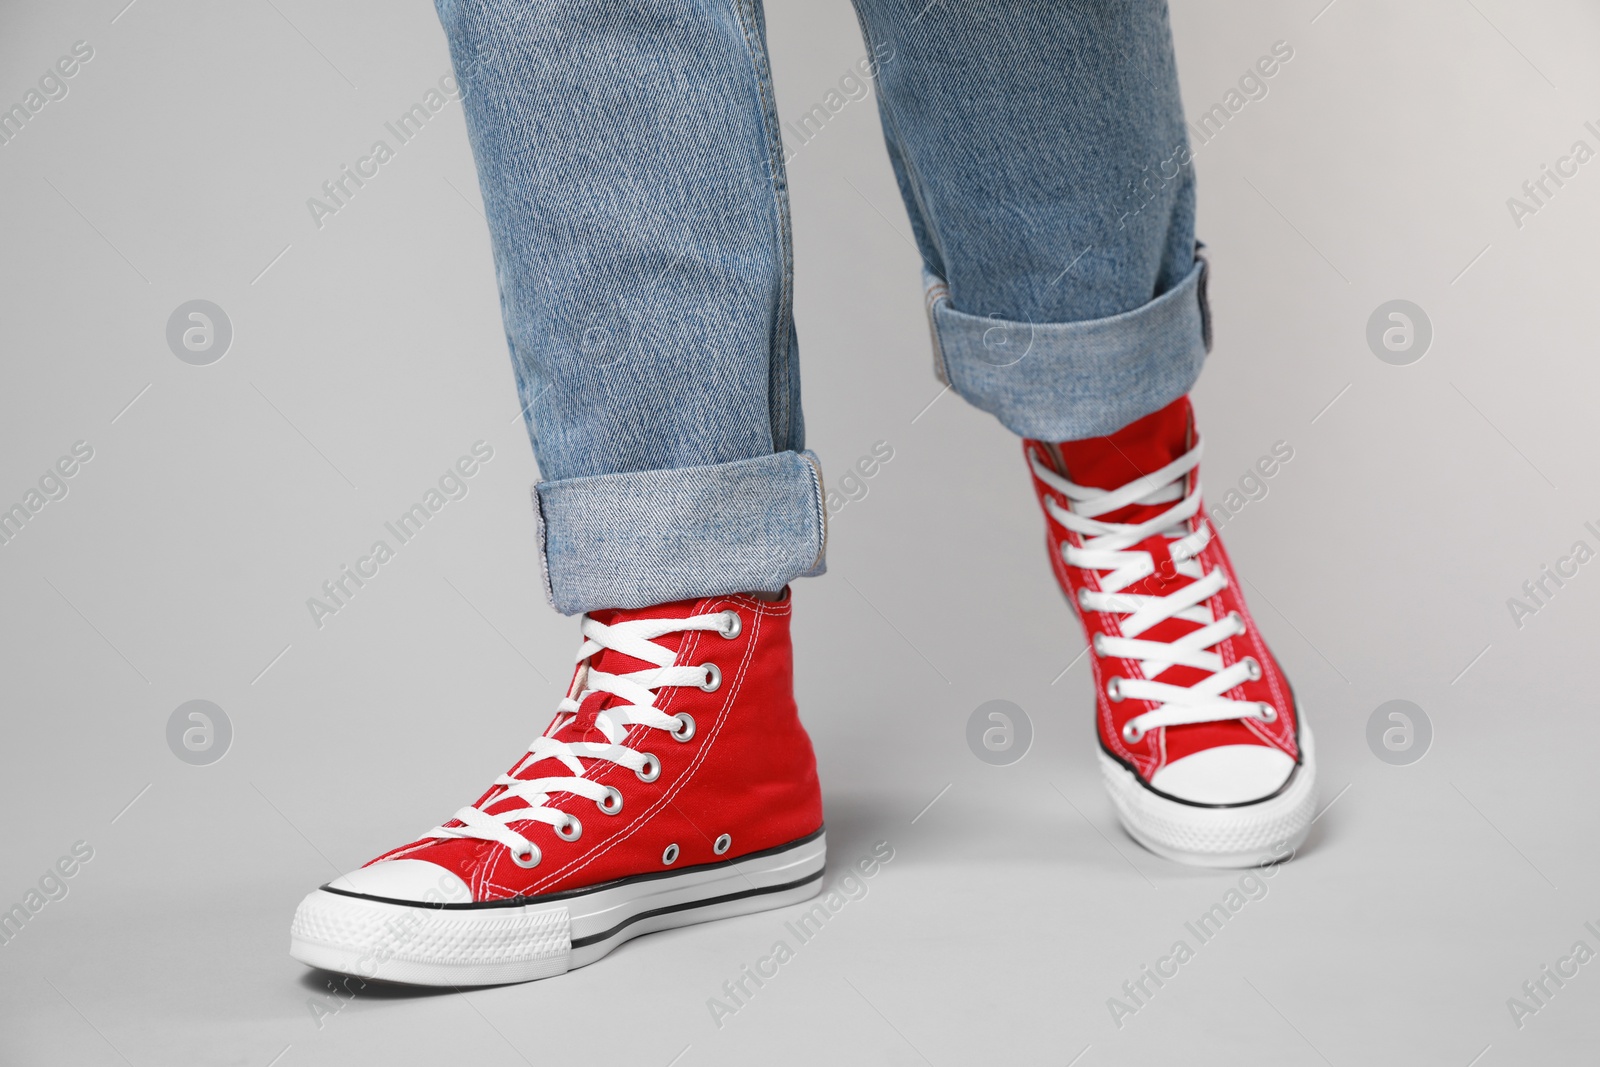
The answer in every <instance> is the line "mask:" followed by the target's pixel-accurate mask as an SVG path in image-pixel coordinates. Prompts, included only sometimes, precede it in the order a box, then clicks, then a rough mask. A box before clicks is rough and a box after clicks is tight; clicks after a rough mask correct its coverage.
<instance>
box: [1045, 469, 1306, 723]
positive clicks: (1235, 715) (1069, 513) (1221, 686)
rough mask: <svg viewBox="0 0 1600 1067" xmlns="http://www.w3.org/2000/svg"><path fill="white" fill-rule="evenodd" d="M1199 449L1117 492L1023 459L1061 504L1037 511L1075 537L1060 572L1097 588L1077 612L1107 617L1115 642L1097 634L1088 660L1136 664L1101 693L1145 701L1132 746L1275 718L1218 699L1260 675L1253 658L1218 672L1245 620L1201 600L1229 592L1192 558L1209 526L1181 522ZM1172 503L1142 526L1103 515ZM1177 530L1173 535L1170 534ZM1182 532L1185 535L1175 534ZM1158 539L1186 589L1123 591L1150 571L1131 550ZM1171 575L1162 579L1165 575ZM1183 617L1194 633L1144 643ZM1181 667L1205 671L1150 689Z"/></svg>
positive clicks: (1064, 548) (1144, 557)
mask: <svg viewBox="0 0 1600 1067" xmlns="http://www.w3.org/2000/svg"><path fill="white" fill-rule="evenodd" d="M1201 447H1202V446H1201V445H1200V444H1198V443H1197V444H1196V445H1195V446H1194V448H1192V449H1190V450H1189V451H1188V452H1186V453H1184V454H1183V455H1182V456H1179V457H1178V458H1177V459H1175V460H1173V461H1172V462H1171V463H1169V464H1167V465H1166V466H1165V467H1162V468H1161V469H1160V470H1158V471H1155V472H1153V473H1151V474H1147V475H1145V476H1143V477H1141V478H1137V479H1135V480H1134V481H1131V482H1128V483H1127V484H1126V485H1123V486H1121V487H1120V488H1117V489H1111V490H1106V489H1096V488H1094V487H1092V486H1087V485H1078V484H1076V483H1075V482H1071V481H1069V480H1067V479H1066V478H1064V477H1062V476H1061V475H1059V474H1057V473H1056V472H1055V471H1053V470H1051V469H1050V468H1049V467H1048V466H1047V465H1046V464H1045V463H1044V462H1043V461H1042V460H1041V459H1040V458H1039V456H1038V454H1037V453H1030V454H1029V461H1030V462H1031V463H1032V465H1033V471H1034V473H1035V474H1036V475H1037V476H1038V477H1039V480H1040V481H1042V482H1044V483H1045V484H1046V485H1048V486H1049V487H1050V488H1051V489H1054V490H1055V491H1056V492H1057V493H1060V494H1061V495H1062V496H1064V497H1066V498H1067V501H1068V505H1069V506H1068V507H1067V508H1062V507H1061V506H1060V505H1059V504H1057V503H1056V502H1055V501H1054V500H1053V499H1048V498H1047V499H1046V501H1045V509H1046V511H1048V512H1049V514H1050V516H1051V517H1052V518H1054V519H1055V520H1056V522H1058V523H1060V524H1061V525H1062V526H1063V527H1065V528H1066V529H1068V530H1071V531H1072V532H1074V533H1076V534H1078V535H1079V536H1080V537H1081V538H1082V539H1083V544H1082V545H1081V546H1078V545H1074V544H1072V543H1071V542H1069V541H1063V542H1062V543H1061V554H1062V558H1063V559H1065V560H1066V562H1067V565H1068V566H1072V567H1078V568H1081V569H1083V570H1088V571H1093V572H1096V574H1097V576H1098V577H1099V585H1100V588H1099V589H1098V590H1095V589H1080V590H1079V591H1078V604H1079V606H1080V607H1082V608H1083V609H1084V610H1085V611H1095V612H1100V613H1102V614H1106V615H1111V616H1113V617H1114V619H1115V622H1116V628H1117V631H1118V632H1119V633H1120V634H1121V636H1119V637H1112V636H1109V635H1106V634H1096V635H1095V638H1094V652H1095V655H1096V656H1099V657H1102V658H1103V657H1107V656H1111V657H1116V658H1122V659H1129V660H1134V661H1137V662H1138V664H1139V667H1140V673H1141V674H1143V675H1144V677H1142V678H1118V677H1113V678H1110V679H1107V681H1106V695H1107V696H1109V697H1110V698H1111V699H1112V700H1113V701H1122V700H1127V699H1133V700H1148V701H1152V702H1154V703H1155V704H1156V705H1157V706H1156V707H1155V708H1154V709H1153V710H1151V711H1147V712H1144V713H1143V714H1141V715H1136V716H1134V717H1133V718H1132V719H1129V720H1128V721H1127V722H1126V723H1125V724H1124V725H1123V728H1122V736H1123V740H1124V741H1127V742H1128V743H1129V744H1136V743H1138V742H1139V741H1140V740H1142V739H1143V737H1144V735H1145V734H1146V733H1148V732H1149V731H1151V730H1154V729H1157V728H1159V727H1162V726H1184V725H1188V724H1191V723H1202V722H1227V721H1230V720H1235V719H1252V718H1253V719H1258V720H1260V721H1262V722H1271V721H1273V720H1274V719H1276V718H1277V711H1276V709H1274V708H1273V706H1272V705H1271V704H1266V703H1257V702H1255V701H1245V700H1231V699H1229V698H1227V697H1224V696H1223V695H1222V694H1224V693H1226V692H1228V691H1229V690H1230V689H1233V688H1235V687H1236V686H1238V685H1240V684H1242V683H1244V682H1247V681H1254V680H1256V679H1257V678H1260V677H1261V665H1260V664H1259V663H1258V662H1257V661H1256V660H1255V659H1254V658H1253V657H1249V656H1247V657H1245V658H1244V659H1242V660H1239V661H1237V662H1235V663H1232V664H1225V663H1224V662H1223V659H1222V655H1221V653H1219V652H1217V651H1215V649H1216V646H1218V645H1220V644H1221V643H1222V642H1224V641H1226V640H1228V639H1229V638H1231V637H1236V636H1238V635H1239V634H1242V633H1244V632H1245V630H1246V626H1245V622H1244V618H1243V617H1242V616H1240V615H1239V614H1238V613H1237V612H1230V613H1229V614H1227V615H1224V616H1223V617H1222V618H1220V619H1218V618H1215V617H1213V616H1212V614H1211V610H1210V609H1209V608H1208V607H1206V604H1205V602H1206V601H1207V600H1209V599H1210V598H1211V597H1213V596H1215V595H1216V594H1217V593H1219V592H1221V591H1222V590H1223V589H1226V588H1227V586H1228V576H1227V574H1226V573H1225V572H1224V571H1223V570H1222V568H1220V567H1218V568H1214V569H1213V570H1211V571H1210V572H1209V573H1207V572H1205V571H1204V569H1203V568H1202V565H1201V563H1200V560H1199V559H1198V557H1199V555H1200V553H1201V552H1202V551H1203V550H1204V549H1205V547H1206V545H1208V544H1210V542H1211V526H1210V524H1209V523H1208V522H1206V521H1205V519H1204V518H1202V519H1201V520H1200V522H1199V523H1198V524H1197V526H1196V529H1195V530H1194V531H1193V532H1187V528H1186V526H1185V525H1184V524H1186V523H1187V522H1188V521H1189V520H1190V519H1192V518H1193V517H1194V516H1195V515H1196V514H1198V513H1199V511H1200V480H1199V479H1198V478H1196V479H1195V484H1194V486H1193V488H1192V489H1191V490H1190V491H1189V492H1188V493H1187V494H1186V493H1185V492H1184V487H1183V482H1184V479H1185V477H1186V476H1187V475H1188V473H1189V472H1190V471H1192V470H1193V469H1194V468H1195V467H1196V466H1198V465H1199V463H1200V452H1201ZM1172 501H1176V503H1173V504H1172V506H1171V507H1170V508H1168V509H1167V510H1165V511H1163V512H1161V513H1160V514H1159V515H1155V516H1152V517H1151V518H1149V519H1146V520H1145V521H1143V522H1138V523H1121V522H1106V521H1103V520H1101V519H1099V518H1098V517H1097V516H1100V515H1106V514H1109V513H1111V512H1114V511H1116V510H1117V509H1118V508H1123V507H1127V506H1128V505H1130V504H1145V505H1158V504H1165V503H1168V502H1172ZM1175 527H1176V528H1177V529H1176V530H1174V528H1175ZM1178 531H1184V532H1181V533H1180V532H1178ZM1157 534H1160V535H1162V536H1165V537H1167V538H1168V539H1169V543H1168V546H1167V552H1168V555H1169V556H1170V557H1171V559H1172V571H1173V575H1181V576H1183V577H1185V578H1189V579H1191V581H1190V582H1189V583H1188V584H1187V585H1184V586H1182V587H1181V588H1179V589H1177V590H1176V591H1174V592H1172V593H1169V594H1167V595H1165V596H1152V595H1148V594H1142V593H1124V592H1122V590H1124V589H1126V588H1128V587H1129V586H1130V585H1133V584H1135V583H1136V582H1139V581H1142V580H1143V579H1145V578H1148V577H1150V576H1151V575H1153V574H1155V573H1156V564H1155V560H1154V558H1153V557H1152V555H1151V553H1150V552H1148V551H1137V550H1134V546H1135V545H1138V544H1139V543H1141V542H1143V541H1144V540H1146V539H1147V538H1149V537H1152V536H1155V535H1157ZM1166 577H1170V576H1166ZM1174 618H1176V619H1183V620H1186V621H1188V622H1192V623H1194V624H1195V625H1196V627H1197V628H1196V629H1194V630H1192V631H1190V632H1189V633H1187V634H1184V635H1183V636H1182V637H1179V638H1177V639H1176V640H1173V641H1152V640H1146V639H1142V638H1141V637H1140V635H1141V634H1144V633H1146V632H1148V631H1149V630H1151V629H1153V628H1154V627H1156V626H1158V625H1159V624H1161V623H1163V622H1165V621H1167V620H1168V619H1174ZM1180 664H1181V665H1183V666H1187V667H1193V668H1195V669H1197V670H1201V671H1205V672H1207V674H1206V677H1204V678H1203V679H1201V680H1200V681H1198V682H1196V683H1194V684H1193V685H1189V686H1180V685H1171V684H1168V683H1166V682H1161V681H1157V680H1156V679H1158V678H1160V676H1161V675H1162V673H1163V672H1165V671H1166V670H1167V669H1168V668H1169V667H1173V666H1177V665H1180Z"/></svg>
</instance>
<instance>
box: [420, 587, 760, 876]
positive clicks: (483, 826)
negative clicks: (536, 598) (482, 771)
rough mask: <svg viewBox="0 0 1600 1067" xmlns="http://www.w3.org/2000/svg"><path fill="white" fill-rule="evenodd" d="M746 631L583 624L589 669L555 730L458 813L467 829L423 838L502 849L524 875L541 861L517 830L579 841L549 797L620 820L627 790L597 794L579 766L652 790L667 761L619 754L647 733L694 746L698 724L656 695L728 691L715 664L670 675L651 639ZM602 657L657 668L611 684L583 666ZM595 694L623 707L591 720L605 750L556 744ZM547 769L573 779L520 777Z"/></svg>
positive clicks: (701, 625) (600, 789)
mask: <svg viewBox="0 0 1600 1067" xmlns="http://www.w3.org/2000/svg"><path fill="white" fill-rule="evenodd" d="M740 627H741V622H740V619H739V615H738V613H737V612H734V611H719V612H714V613H711V614H707V615H692V616H690V617H688V618H684V619H630V620H625V621H623V622H618V623H614V624H612V625H609V626H608V625H606V624H605V623H602V622H599V621H597V620H595V619H592V618H590V617H589V616H587V615H585V616H584V617H583V636H584V642H583V645H582V646H581V647H580V648H579V649H578V662H579V663H582V664H584V676H583V681H582V689H581V691H580V692H579V693H578V694H577V695H576V696H569V697H566V698H564V699H563V700H562V701H561V703H560V705H559V706H558V707H557V709H556V721H555V723H553V724H552V728H551V729H549V730H548V731H546V733H545V735H544V736H543V737H537V738H535V739H534V741H533V744H532V745H529V746H528V752H527V754H526V755H525V756H524V757H523V758H522V759H521V760H519V761H518V762H517V765H516V766H515V767H513V768H511V770H510V772H509V773H506V774H502V775H501V776H500V777H499V778H496V779H495V782H494V784H495V790H494V791H493V792H492V793H491V794H490V795H489V796H488V797H487V798H486V799H484V800H482V801H480V802H479V803H478V804H476V805H473V806H471V807H465V808H462V809H461V810H460V811H458V812H456V814H455V818H454V821H455V822H459V823H461V825H460V826H436V827H434V828H433V829H432V830H429V831H428V832H427V833H426V834H424V835H423V837H425V838H443V839H449V838H475V839H478V840H481V841H497V842H499V843H500V844H502V845H504V846H505V847H506V848H508V849H510V850H511V858H512V859H513V860H514V861H515V862H516V863H517V864H518V865H519V866H522V867H536V866H538V864H539V861H540V859H541V858H542V857H541V854H540V851H539V846H538V845H536V844H534V843H533V842H532V841H530V840H528V838H527V837H525V836H524V835H523V834H521V833H518V832H517V831H516V830H514V829H512V827H511V824H512V823H518V822H542V823H546V824H548V825H549V826H551V827H553V828H554V829H555V832H556V833H557V835H559V836H560V837H561V838H562V840H564V841H576V840H577V839H578V838H579V837H580V836H581V835H582V834H583V823H582V822H581V821H580V820H579V819H578V817H577V816H576V815H573V814H571V813H570V812H566V811H563V810H562V809H561V808H560V807H557V806H555V805H553V804H551V803H550V800H551V794H554V793H568V794H571V795H572V796H574V797H583V798H585V799H588V800H592V801H594V803H595V806H596V807H598V808H599V809H600V811H601V812H602V813H604V814H606V815H616V814H619V813H620V812H621V811H622V792H621V790H619V789H617V788H615V787H614V786H606V785H600V784H598V783H596V782H594V781H592V780H590V779H589V778H587V777H585V767H584V764H583V763H582V762H581V761H582V760H591V761H598V762H601V763H613V764H616V765H618V766H620V767H626V768H628V769H629V770H631V771H633V773H634V774H635V775H637V776H638V778H639V780H640V781H643V782H653V781H655V780H656V779H657V778H658V777H660V775H661V760H660V759H659V758H658V757H657V756H655V755H654V754H653V753H650V752H644V751H641V750H639V749H635V748H630V747H628V746H627V745H624V744H622V743H621V741H622V739H623V737H625V736H626V735H627V732H628V727H630V726H648V727H650V728H652V729H656V730H666V731H668V732H669V733H670V734H671V735H672V737H673V739H674V740H676V741H688V740H689V739H690V738H692V737H694V732H695V723H694V718H693V716H691V715H690V714H689V713H688V712H679V713H678V714H676V715H668V714H667V713H666V712H664V711H662V710H661V709H659V708H657V707H656V706H655V696H656V694H655V691H656V690H657V689H661V688H663V687H665V686H687V685H692V686H698V687H699V688H701V689H705V690H707V691H711V690H715V689H716V688H717V687H718V686H719V685H720V684H721V682H722V673H721V671H719V670H718V669H717V667H716V665H715V664H711V663H705V664H702V665H700V666H698V667H677V666H673V661H674V660H675V659H677V654H676V653H675V652H673V651H672V650H671V649H668V648H665V647H663V646H661V645H659V644H657V643H656V642H655V640H654V638H657V637H662V636H664V635H666V634H670V633H679V632H683V631H689V630H715V631H717V632H718V633H720V634H722V635H723V636H724V637H728V638H733V637H737V636H738V634H739V630H740ZM602 649H611V650H612V651H615V652H619V653H621V654H622V655H624V656H631V657H632V658H634V659H637V660H642V661H643V662H645V663H654V664H655V666H654V667H650V668H646V669H644V670H639V671H632V672H630V673H628V674H609V673H607V672H605V671H600V670H596V669H594V667H592V666H590V665H589V664H588V663H587V661H588V660H589V658H590V657H591V656H593V655H595V653H597V652H599V651H601V650H602ZM597 693H609V694H611V695H613V696H615V697H618V698H620V701H621V702H620V703H615V704H613V705H611V706H610V707H608V708H605V709H604V710H602V711H599V712H596V713H595V716H594V720H593V725H594V727H595V728H596V729H597V730H599V731H600V733H601V734H602V735H603V736H604V737H605V738H606V741H605V742H604V743H602V742H599V741H570V742H569V741H561V740H559V739H558V738H557V737H556V736H554V735H558V734H559V733H560V732H561V730H562V728H563V727H565V726H566V725H568V724H569V723H571V722H572V721H573V718H575V717H576V715H577V713H578V709H579V707H580V705H582V703H583V702H584V700H585V699H586V698H588V697H590V696H591V695H594V694H597ZM563 716H571V717H568V718H563ZM542 760H555V761H557V762H558V763H560V764H561V766H562V767H564V768H565V769H566V770H567V771H568V772H570V773H568V774H551V775H546V776H544V777H538V778H521V777H518V776H519V775H520V774H522V773H523V772H525V771H526V770H528V769H529V768H530V767H532V766H533V765H534V764H536V763H539V762H540V761H542ZM519 800H520V801H522V804H523V806H521V807H515V806H512V807H503V806H504V805H505V804H506V802H507V801H519ZM497 807H499V808H502V810H500V811H497V812H496V813H494V814H492V815H491V814H489V812H488V810H487V809H489V808H497Z"/></svg>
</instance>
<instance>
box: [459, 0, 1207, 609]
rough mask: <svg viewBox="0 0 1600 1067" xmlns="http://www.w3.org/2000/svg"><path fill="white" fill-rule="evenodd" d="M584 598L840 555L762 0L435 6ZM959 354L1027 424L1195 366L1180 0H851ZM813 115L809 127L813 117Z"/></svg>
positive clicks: (1114, 412)
mask: <svg viewBox="0 0 1600 1067" xmlns="http://www.w3.org/2000/svg"><path fill="white" fill-rule="evenodd" d="M437 6H438V9H439V15H440V18H441V20H442V21H443V23H444V27H445V31H446V34H447V36H448V38H449V42H450V51H451V55H452V58H453V61H454V65H455V70H456V77H457V78H458V80H459V81H460V83H461V86H462V90H463V101H464V106H465V109H466V117H467V125H468V130H469V133H470V136H471V139H472V145H473V151H474V153H475V155H476V158H477V164H478V176H479V181H480V184H481V186H482V190H483V200H484V206H485V211H486V213H487V215H488V219H489V228H490V232H491V235H492V238H493V245H494V256H495V267H496V272H497V275H498V278H499V284H500V298H501V307H502V310H503V313H504V318H505V326H506V337H507V340H508V341H509V343H510V347H511V355H512V361H513V364H514V366H515V369H516V378H517V388H518V390H519V393H520V398H521V401H522V404H523V411H524V414H525V415H526V418H527V424H528V431H529V435H530V437H531V438H532V441H533V447H534V452H535V455H536V456H537V458H538V461H539V468H540V474H541V477H542V479H543V480H542V481H541V482H539V484H538V485H536V486H535V487H534V488H535V491H534V506H535V509H536V512H537V514H538V517H539V533H540V539H541V542H542V544H541V550H542V554H543V557H544V564H545V575H546V578H547V585H548V592H549V594H550V598H551V601H552V603H553V604H554V605H555V606H556V607H557V608H558V609H559V610H561V611H563V612H567V613H577V612H581V611H588V610H592V609H595V608H601V607H643V606H646V605H649V604H655V603H660V602H662V601H667V600H676V599H680V598H687V597H695V596H712V595H719V594H723V593H729V592H736V591H741V590H762V591H777V590H779V589H782V588H783V586H784V585H785V584H786V583H788V582H789V581H790V580H791V579H793V578H796V577H800V576H803V575H811V574H818V573H821V571H822V570H823V566H824V564H823V549H824V545H825V542H826V518H825V511H824V504H823V482H822V475H821V468H820V466H819V464H818V461H817V458H816V456H815V455H813V454H812V453H810V452H808V451H806V450H805V431H804V425H803V422H802V418H801V412H800V377H799V366H798V347H797V342H796V338H795V329H794V318H793V286H792V273H793V260H792V254H791V247H790V227H789V201H788V189H787V184H786V178H785V174H784V165H783V159H784V156H783V145H782V141H781V139H780V133H779V122H778V117H777V115H776V113H775V111H774V108H773V96H772V83H771V71H770V69H769V66H768V62H767V51H766V43H765V32H766V31H765V24H764V20H763V16H762V10H761V7H760V4H759V0H437ZM856 7H857V11H858V14H859V15H860V19H861V25H862V31H863V33H864V35H865V37H866V52H867V56H868V59H867V61H866V62H865V63H864V64H863V71H864V72H866V73H869V74H870V75H871V76H872V79H873V81H874V82H875V85H876V89H877V96H878V103H879V113H880V116H881V118H882V122H883V130H884V138H885V140H886V142H887V144H888V149H889V157H890V160H891V162H892V163H893V166H894V171H895V174H896V176H897V177H898V180H899V184H900V191H901V193H902V195H903V197H904V200H905V204H906V210H907V212H908V213H909V215H910V219H911V227H912V230H913V232H914V233H915V235H916V239H917V244H918V246H919V248H920V249H921V253H922V260H923V268H924V273H925V277H926V283H927V295H928V310H929V316H930V318H931V320H932V326H933V336H934V350H935V366H936V368H937V370H938V374H939V377H940V378H941V379H942V380H943V381H945V382H946V383H948V384H949V385H950V386H951V388H952V389H953V390H954V391H955V392H957V393H959V394H960V395H961V396H963V397H965V398H966V399H967V400H968V401H970V402H971V403H973V404H976V405H977V406H978V407H980V408H982V409H983V410H985V411H989V412H992V413H993V414H994V415H995V416H996V417H998V418H999V419H1000V421H1001V422H1002V423H1003V424H1004V425H1006V426H1007V427H1009V428H1010V429H1011V430H1013V431H1014V432H1016V433H1018V434H1022V435H1024V436H1028V437H1035V438H1040V439H1044V440H1052V441H1062V440H1073V439H1078V438H1084V437H1094V436H1098V435H1102V434H1107V433H1110V432H1112V431H1114V430H1117V429H1119V428H1121V427H1122V426H1124V425H1126V424H1127V423H1129V422H1132V421H1133V420H1135V419H1137V418H1140V417H1141V416H1143V415H1146V414H1149V413H1150V412H1152V411H1155V410H1157V409H1159V408H1161V407H1163V406H1165V405H1166V404H1167V403H1169V402H1171V401H1172V400H1174V399H1176V398H1177V397H1179V396H1181V395H1182V394H1184V393H1186V392H1187V391H1188V390H1189V388H1190V387H1191V386H1192V385H1193V383H1194V380H1195V378H1196V376H1197V375H1198V374H1199V370H1200V365H1201V363H1202V361H1203V360H1204V358H1205V353H1206V349H1207V336H1206V335H1207V325H1206V311H1205V294H1204V263H1203V262H1202V261H1201V260H1200V259H1199V258H1198V256H1197V255H1196V246H1195V241H1194V183H1193V175H1192V168H1191V167H1190V166H1189V165H1188V163H1189V155H1188V148H1187V137H1186V127H1185V123H1184V119H1183V115H1182V110H1181V107H1180V103H1179V99H1178V88H1177V76H1176V71H1175V68H1174V63H1173V56H1172V41H1171V31H1170V28H1169V27H1168V24H1167V14H1166V8H1165V5H1164V3H1162V2H1160V0H1124V2H1120V3H1116V4H1109V3H1097V2H1094V0H1057V2H1054V3H1042V2H1037V0H992V2H989V3H976V4H968V3H958V2H955V0H935V2H934V3H931V4H930V3H929V0H856ZM801 121H802V122H803V121H804V120H801Z"/></svg>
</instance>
